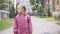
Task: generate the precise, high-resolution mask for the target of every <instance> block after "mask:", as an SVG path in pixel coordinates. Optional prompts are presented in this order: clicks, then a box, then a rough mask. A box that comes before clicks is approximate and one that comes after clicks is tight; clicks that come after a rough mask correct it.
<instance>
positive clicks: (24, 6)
mask: <svg viewBox="0 0 60 34" xmlns="http://www.w3.org/2000/svg"><path fill="white" fill-rule="evenodd" d="M21 5H23V6H22V8H24V11H26V5H25V4H24V3H20V4H19V5H18V6H17V9H19V8H20V6H21Z"/></svg>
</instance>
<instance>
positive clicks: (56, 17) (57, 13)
mask: <svg viewBox="0 0 60 34" xmlns="http://www.w3.org/2000/svg"><path fill="white" fill-rule="evenodd" d="M52 17H54V18H55V19H56V20H60V12H58V11H56V12H54V13H53V14H52Z"/></svg>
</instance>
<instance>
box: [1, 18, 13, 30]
mask: <svg viewBox="0 0 60 34" xmlns="http://www.w3.org/2000/svg"><path fill="white" fill-rule="evenodd" d="M12 26H13V19H9V18H3V19H1V21H0V30H4V29H7V28H9V27H12Z"/></svg>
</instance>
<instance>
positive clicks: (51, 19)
mask: <svg viewBox="0 0 60 34" xmlns="http://www.w3.org/2000/svg"><path fill="white" fill-rule="evenodd" d="M47 20H48V21H53V20H55V18H53V17H47Z"/></svg>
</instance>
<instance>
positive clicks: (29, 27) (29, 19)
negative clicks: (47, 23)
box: [28, 16, 32, 34]
mask: <svg viewBox="0 0 60 34" xmlns="http://www.w3.org/2000/svg"><path fill="white" fill-rule="evenodd" d="M28 29H29V33H30V34H32V23H31V17H30V16H29V17H28Z"/></svg>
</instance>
